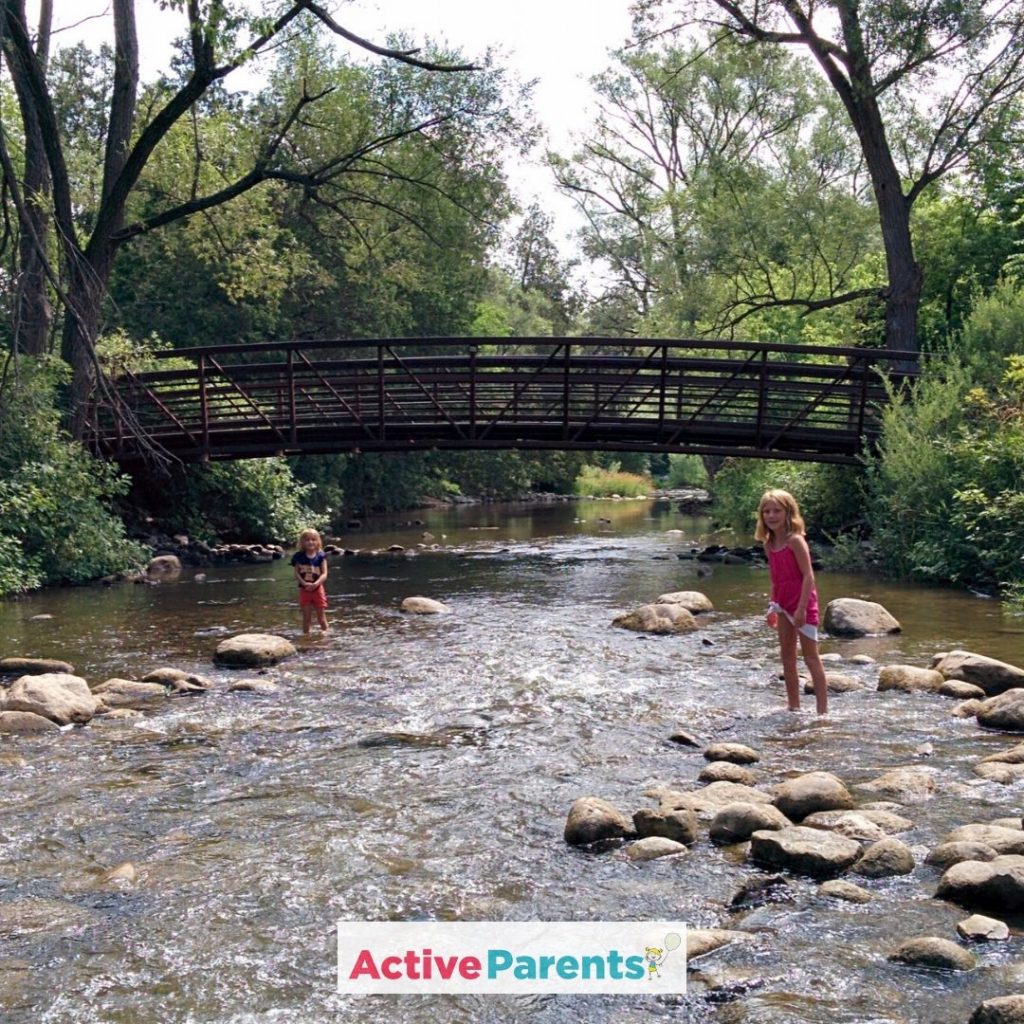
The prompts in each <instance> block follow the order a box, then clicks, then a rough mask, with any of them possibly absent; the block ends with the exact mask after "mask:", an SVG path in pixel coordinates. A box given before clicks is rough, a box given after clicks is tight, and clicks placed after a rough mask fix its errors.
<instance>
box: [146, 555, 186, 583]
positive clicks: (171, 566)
mask: <svg viewBox="0 0 1024 1024" xmlns="http://www.w3.org/2000/svg"><path fill="white" fill-rule="evenodd" d="M146 575H147V576H148V577H149V578H150V579H159V578H160V577H164V578H166V579H177V578H178V577H179V576H180V575H181V559H180V558H178V556H177V555H157V556H156V558H151V559H150V560H149V564H148V565H147V566H146Z"/></svg>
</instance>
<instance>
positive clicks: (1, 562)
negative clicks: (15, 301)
mask: <svg viewBox="0 0 1024 1024" xmlns="http://www.w3.org/2000/svg"><path fill="white" fill-rule="evenodd" d="M66 376H67V374H66V370H65V368H63V367H62V366H61V365H60V364H57V363H56V362H54V361H51V360H46V359H44V360H38V361H37V360H30V359H28V358H27V357H22V358H21V359H19V360H17V361H14V360H10V361H8V363H7V366H6V370H5V374H4V378H3V384H2V390H0V595H3V594H16V593H20V592H22V591H25V590H31V589H33V588H35V587H39V586H43V585H45V584H48V583H82V582H85V581H87V580H90V579H94V578H96V577H99V576H105V575H108V574H112V573H118V572H122V571H126V570H130V569H134V568H137V567H138V565H139V563H140V562H143V561H144V560H145V557H146V552H145V550H144V549H143V548H142V547H141V546H140V545H138V544H136V543H133V542H131V541H129V540H128V539H127V537H126V536H125V529H124V525H123V524H122V522H121V519H120V518H119V517H118V516H117V515H116V514H115V513H114V511H113V510H112V508H111V504H110V503H111V499H114V498H117V497H119V496H121V495H123V494H124V493H125V492H126V490H127V486H128V482H127V480H125V479H124V478H123V477H121V476H119V475H118V474H117V473H116V471H115V470H114V468H113V467H111V466H108V465H106V464H105V463H102V462H99V461H97V460H96V459H94V458H92V457H91V456H90V455H89V454H88V452H86V451H85V449H83V448H82V446H81V445H79V444H78V443H77V442H74V441H72V440H71V439H70V438H69V437H68V436H67V434H66V433H65V432H64V431H63V430H62V429H61V426H60V422H59V419H60V417H59V413H58V411H57V408H56V405H55V402H54V391H55V388H56V387H57V385H58V384H59V383H60V382H61V381H62V380H64V379H66Z"/></svg>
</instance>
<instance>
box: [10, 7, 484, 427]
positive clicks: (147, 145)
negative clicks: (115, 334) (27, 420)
mask: <svg viewBox="0 0 1024 1024" xmlns="http://www.w3.org/2000/svg"><path fill="white" fill-rule="evenodd" d="M111 6H112V15H111V16H112V21H113V35H114V49H113V59H114V72H113V81H112V85H111V89H110V93H109V103H108V105H107V109H106V118H105V138H104V140H103V147H102V148H103V170H102V184H101V188H100V195H99V203H98V206H97V207H96V209H95V212H94V216H92V217H91V218H90V220H89V223H88V225H83V223H82V222H81V220H80V218H79V217H78V216H77V208H78V197H77V196H76V194H75V190H74V188H73V182H72V177H71V174H70V172H69V162H68V153H67V152H66V139H65V136H64V135H63V134H62V132H61V125H60V124H59V123H58V119H57V116H56V112H55V101H54V94H53V83H52V81H51V79H50V77H49V75H48V66H47V63H46V62H45V60H44V59H43V57H44V56H45V49H41V48H40V46H39V45H38V43H33V39H32V34H31V32H30V30H29V26H28V22H27V18H26V10H25V0H2V3H0V45H2V47H3V52H4V58H5V60H6V63H7V66H8V69H9V71H10V74H11V78H12V80H13V83H14V86H15V90H16V92H17V97H18V107H19V112H20V119H21V125H22V134H23V135H24V137H25V138H29V137H31V136H32V134H33V132H35V133H37V134H38V138H39V139H40V140H41V144H42V150H43V154H44V157H45V169H46V173H47V175H48V177H49V182H50V187H51V190H52V217H53V221H54V229H55V230H54V233H53V237H54V240H55V245H56V248H57V251H58V252H59V255H60V260H59V263H60V265H59V271H58V268H51V270H50V277H51V282H50V283H51V284H52V285H54V286H57V287H59V289H60V294H61V297H62V299H63V302H64V307H65V308H64V323H63V337H62V355H63V357H64V359H65V360H66V361H67V362H68V363H70V364H71V367H72V415H71V426H72V428H73V430H74V432H75V433H76V434H77V435H79V436H81V434H83V433H84V429H85V426H86V422H85V416H86V409H87V399H88V396H89V394H90V391H91V388H92V385H93V382H94V378H95V342H96V337H97V334H98V331H99V328H100V320H101V310H102V307H103V301H104V298H105V296H106V293H107V288H108V284H109V281H110V276H111V273H112V270H113V266H114V262H115V259H116V257H117V255H118V253H119V252H120V251H121V250H122V249H123V247H124V246H125V245H126V244H127V243H128V242H130V241H131V240H132V239H133V238H137V237H139V236H140V235H144V234H146V233H147V232H149V231H153V230H156V229H157V228H161V227H164V226H165V225H167V224H172V223H175V222H178V221H181V220H183V219H185V218H187V217H190V216H192V215H194V214H197V213H201V212H203V211H206V210H210V209H213V208H215V207H218V206H220V205H222V204H224V203H227V202H229V201H230V200H232V199H233V198H235V197H236V196H239V195H242V194H243V193H245V192H247V191H249V190H251V189H253V188H255V187H257V186H259V185H261V184H262V183H264V182H268V181H280V182H286V183H289V184H291V185H294V186H297V187H300V188H302V189H305V190H306V191H307V192H308V193H310V194H316V193H318V192H320V191H321V190H322V189H323V188H324V187H325V186H327V185H328V184H330V183H332V182H337V181H338V180H339V178H341V177H343V176H344V175H345V174H346V173H347V172H348V171H349V170H350V169H351V168H352V166H353V165H354V164H358V163H359V162H360V161H362V160H365V159H367V158H368V157H370V156H372V154H375V153H380V152H382V151H383V150H385V149H386V148H387V147H389V146H391V145H394V144H397V143H400V142H401V140H403V139H405V138H408V137H410V136H412V135H415V134H417V133H431V132H437V131H442V130H443V128H444V125H445V124H446V123H448V122H450V121H452V120H454V119H456V118H457V117H458V115H459V114H460V113H465V112H464V111H456V110H452V109H449V108H445V107H444V106H440V105H439V106H438V107H437V108H435V109H433V110H432V111H430V112H429V113H428V114H427V115H426V116H419V118H418V119H416V117H417V116H418V115H420V114H421V112H419V111H412V114H413V117H411V118H410V119H409V120H407V121H405V122H403V123H401V124H400V125H399V126H397V127H390V128H387V129H384V130H380V131H378V132H377V133H375V134H373V135H372V136H371V137H369V138H364V139H363V141H362V142H361V143H360V145H359V147H358V149H356V150H354V151H352V150H346V149H335V148H333V146H332V145H331V142H330V140H328V139H324V140H323V144H322V148H321V150H320V151H319V153H318V154H317V156H316V158H315V159H311V160H307V161H306V162H304V163H302V164H301V165H297V164H296V163H294V162H293V161H292V160H291V159H290V157H291V150H290V146H289V139H290V136H291V134H292V132H293V130H294V129H295V128H296V126H297V125H299V124H301V123H303V122H304V121H308V120H309V119H310V117H311V116H312V115H313V113H314V112H315V110H316V106H317V104H318V103H320V102H321V101H323V100H324V99H325V98H326V97H328V96H330V95H331V93H332V92H333V89H332V88H330V87H324V88H323V89H321V90H320V91H313V90H312V89H310V88H308V87H307V86H306V85H304V84H303V83H301V82H296V83H295V88H294V89H293V90H292V91H291V93H290V94H289V95H287V97H282V98H285V99H286V103H287V105H282V106H279V107H276V108H273V109H267V110H265V111H264V117H263V119H262V125H263V131H262V134H261V137H260V139H259V144H258V145H257V146H255V147H254V148H253V149H252V151H251V159H250V162H249V165H248V167H247V168H245V170H244V172H243V173H239V174H237V175H236V176H234V177H233V178H231V179H230V180H222V181H220V182H218V184H217V185H216V186H215V187H214V188H213V189H212V190H209V191H206V190H202V189H199V188H197V189H196V191H195V192H194V193H192V194H189V195H187V196H186V197H185V198H184V199H180V200H177V199H172V200H170V201H169V202H167V204H166V205H164V206H163V207H162V208H160V209H157V210H153V211H151V212H149V213H148V215H147V216H145V217H144V218H142V219H139V220H132V219H131V218H130V217H129V215H128V213H129V203H130V200H131V199H132V196H133V194H134V193H135V191H136V190H137V188H138V187H139V183H140V180H141V178H142V175H143V172H144V171H145V169H146V167H147V166H148V165H149V163H150V161H151V160H153V159H158V158H159V154H160V147H161V145H162V144H163V143H164V141H165V139H167V137H168V135H169V134H170V133H171V132H172V130H173V129H174V128H175V126H177V125H179V124H180V123H182V122H183V121H184V122H187V120H188V118H189V117H190V115H191V114H192V112H194V111H196V110H197V108H198V107H199V106H200V105H201V102H202V100H203V98H204V97H206V96H207V95H208V94H209V93H210V92H211V90H214V89H216V88H217V87H219V86H220V85H221V84H222V83H224V81H225V80H226V79H227V78H228V77H229V76H230V75H231V74H233V73H234V72H237V71H238V69H239V68H241V67H243V66H246V65H251V64H252V63H253V62H254V61H256V60H258V59H259V58H261V57H262V56H264V55H266V54H268V53H272V52H273V51H274V49H275V48H277V47H279V46H280V43H281V42H282V40H283V39H285V38H286V37H287V36H288V35H291V34H294V33H296V32H299V33H308V32H313V31H315V30H318V29H319V30H326V31H327V32H329V33H332V34H333V35H334V36H336V37H338V38H341V39H345V40H347V41H348V42H349V43H351V44H353V45H354V46H356V47H358V48H360V49H362V50H365V51H369V52H371V53H374V54H377V55H380V56H382V57H385V58H387V59H389V60H395V61H399V62H402V63H404V64H407V65H409V66H411V67H415V68H418V69H421V70H423V71H430V72H446V73H459V72H466V71H474V70H476V68H475V66H474V65H471V64H466V63H461V62H451V61H446V60H443V59H441V60H430V59H425V58H424V57H422V56H419V55H418V51H417V50H415V49H412V48H404V47H383V46H378V45H376V44H374V43H372V42H370V41H369V40H366V39H363V38H361V37H359V36H357V35H355V34H354V33H352V32H351V31H349V30H348V29H347V28H345V27H344V26H343V25H341V24H339V23H338V22H337V21H336V20H335V19H334V18H333V16H332V15H331V14H330V13H329V11H328V10H327V9H325V8H324V7H322V6H320V5H319V4H317V3H314V2H312V0H296V2H278V3H276V4H274V5H273V11H272V13H270V14H262V13H261V14H259V15H256V16H254V15H251V14H250V13H249V12H248V9H247V7H246V5H244V4H242V3H237V4H234V3H227V2H224V0H183V2H182V3H180V4H178V3H175V4H174V5H173V6H174V7H180V9H181V10H182V13H183V15H184V17H185V21H186V29H185V31H186V38H185V44H184V48H183V53H182V58H181V62H180V68H179V72H180V74H179V79H178V80H177V81H175V82H172V83H168V88H167V89H166V91H165V92H163V93H161V94H157V95H156V96H155V102H154V104H153V105H152V106H150V105H148V104H146V105H140V103H139V93H140V84H139V47H138V33H137V27H136V17H135V8H136V4H135V2H134V0H112V5H111ZM2 141H3V139H2V138H0V143H2ZM0 161H2V164H3V171H4V175H5V178H6V180H7V183H8V185H12V184H13V185H16V184H17V178H18V176H17V173H16V171H15V169H14V167H13V164H12V161H11V158H10V153H9V152H8V151H7V150H6V148H4V149H2V150H0ZM22 206H23V207H24V206H25V204H24V203H23V204H22ZM23 227H25V228H27V229H29V230H31V228H30V226H29V225H27V224H25V225H23ZM39 242H40V243H41V242H42V240H39ZM35 251H36V253H37V254H38V255H40V256H41V255H42V253H43V252H44V251H45V249H44V246H43V244H37V245H36V246H35Z"/></svg>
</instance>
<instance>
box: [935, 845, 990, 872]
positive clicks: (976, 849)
mask: <svg viewBox="0 0 1024 1024" xmlns="http://www.w3.org/2000/svg"><path fill="white" fill-rule="evenodd" d="M998 856H999V854H998V853H996V851H995V850H993V849H992V847H991V846H987V845H986V844H985V843H980V842H970V841H966V840H961V841H959V842H952V843H939V845H938V846H936V847H934V848H933V849H932V850H931V852H930V853H929V854H928V856H927V857H925V859H924V862H925V864H931V865H932V867H936V868H938V869H939V870H940V871H945V870H946V868H951V867H952V866H953V865H954V864H960V863H961V862H962V861H965V860H980V861H989V860H995V859H996V857H998Z"/></svg>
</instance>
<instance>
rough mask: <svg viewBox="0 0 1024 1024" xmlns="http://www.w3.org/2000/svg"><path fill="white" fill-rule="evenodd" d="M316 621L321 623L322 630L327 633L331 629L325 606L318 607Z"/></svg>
mask: <svg viewBox="0 0 1024 1024" xmlns="http://www.w3.org/2000/svg"><path fill="white" fill-rule="evenodd" d="M316 621H317V622H318V623H319V625H320V629H321V631H322V632H324V633H326V632H327V630H328V629H330V627H329V626H328V625H327V614H326V612H324V610H323V608H317V610H316Z"/></svg>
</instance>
